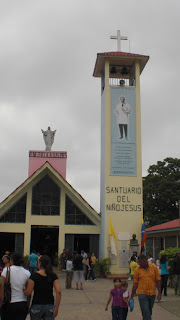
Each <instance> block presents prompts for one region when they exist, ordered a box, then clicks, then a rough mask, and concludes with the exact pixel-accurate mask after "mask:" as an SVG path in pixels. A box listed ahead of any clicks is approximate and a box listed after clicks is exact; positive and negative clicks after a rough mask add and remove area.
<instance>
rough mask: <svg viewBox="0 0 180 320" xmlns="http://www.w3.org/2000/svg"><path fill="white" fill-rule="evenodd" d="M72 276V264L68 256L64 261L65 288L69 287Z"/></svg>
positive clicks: (70, 257)
mask: <svg viewBox="0 0 180 320" xmlns="http://www.w3.org/2000/svg"><path fill="white" fill-rule="evenodd" d="M72 277H73V264H72V256H69V257H68V260H67V261H66V289H71V283H72Z"/></svg>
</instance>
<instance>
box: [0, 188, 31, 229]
mask: <svg viewBox="0 0 180 320" xmlns="http://www.w3.org/2000/svg"><path fill="white" fill-rule="evenodd" d="M26 198H27V194H25V195H24V196H23V197H22V198H21V199H20V200H18V201H17V202H16V203H15V204H14V205H13V206H12V207H11V208H10V209H9V210H7V211H6V212H5V213H4V214H3V216H2V217H1V218H0V222H2V223H14V222H15V223H25V222H26Z"/></svg>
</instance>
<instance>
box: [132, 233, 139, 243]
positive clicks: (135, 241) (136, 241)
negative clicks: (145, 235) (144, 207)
mask: <svg viewBox="0 0 180 320" xmlns="http://www.w3.org/2000/svg"><path fill="white" fill-rule="evenodd" d="M130 245H131V246H132V245H133V246H136V245H138V240H136V234H135V233H133V235H132V239H131V240H130Z"/></svg>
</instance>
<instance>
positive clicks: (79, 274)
mask: <svg viewBox="0 0 180 320" xmlns="http://www.w3.org/2000/svg"><path fill="white" fill-rule="evenodd" d="M82 261H83V257H82V256H81V255H80V254H78V253H77V252H75V253H74V259H73V266H74V281H75V283H76V290H78V289H79V284H80V289H81V290H83V282H84V270H83V262H82Z"/></svg>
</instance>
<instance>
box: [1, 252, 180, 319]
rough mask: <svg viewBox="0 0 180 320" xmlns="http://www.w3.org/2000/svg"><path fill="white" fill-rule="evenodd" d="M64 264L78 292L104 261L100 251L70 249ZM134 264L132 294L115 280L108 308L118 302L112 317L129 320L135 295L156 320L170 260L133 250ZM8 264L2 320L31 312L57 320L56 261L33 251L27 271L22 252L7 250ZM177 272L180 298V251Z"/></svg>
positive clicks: (146, 315)
mask: <svg viewBox="0 0 180 320" xmlns="http://www.w3.org/2000/svg"><path fill="white" fill-rule="evenodd" d="M60 261H61V263H62V264H63V271H65V272H66V283H65V287H66V289H71V288H72V279H73V276H74V282H75V289H76V290H79V289H80V290H83V282H84V281H85V280H86V281H89V280H92V281H96V277H95V272H94V269H95V265H96V263H97V261H98V259H97V258H96V257H95V255H94V252H91V253H90V254H87V253H86V252H85V251H84V250H82V251H81V253H80V254H78V252H77V251H74V252H73V255H71V254H70V252H69V250H63V252H62V254H61V256H60ZM128 261H129V265H130V276H131V277H130V279H131V280H133V287H132V292H131V295H130V293H129V291H128V282H127V281H122V282H121V279H120V278H115V279H114V280H113V282H114V288H113V289H111V291H110V295H109V298H108V301H107V303H106V306H105V310H106V311H107V310H108V305H109V303H110V302H111V300H112V319H113V320H114V319H120V320H126V319H127V315H128V308H129V307H130V311H132V310H133V306H134V296H135V295H137V294H138V300H139V305H140V309H141V312H142V316H143V320H151V316H152V309H153V305H154V301H155V294H156V288H157V290H158V295H157V299H158V301H160V299H161V295H162V294H164V296H167V282H168V277H169V270H170V266H169V265H168V257H167V255H162V256H161V258H160V259H158V260H157V261H156V263H154V260H153V258H152V257H151V255H148V256H145V255H141V256H139V257H138V258H137V254H136V252H133V255H132V257H130V259H129V260H128ZM2 263H3V268H2V270H1V277H0V312H1V320H10V319H14V320H25V319H26V317H27V314H28V312H30V318H31V320H38V319H49V320H51V319H52V320H53V319H54V318H55V317H56V316H57V315H58V309H59V305H60V300H61V288H60V284H59V280H58V276H57V274H56V273H54V272H53V269H52V265H51V260H50V258H49V257H48V256H47V255H41V254H40V253H37V254H36V252H35V251H34V250H33V251H32V252H31V254H30V255H29V257H28V263H27V265H26V268H24V267H23V265H24V261H23V257H22V255H21V254H19V253H12V254H11V255H10V252H8V251H6V252H5V254H4V256H3V257H2ZM172 274H173V278H174V284H175V294H176V295H180V251H179V252H178V254H177V256H176V257H175V259H174V261H173V270H172ZM8 275H9V276H10V286H11V296H10V300H9V301H8V302H7V301H6V302H4V297H5V290H4V288H5V285H6V283H7V281H6V280H7V276H8ZM53 291H54V292H55V298H54V295H53ZM32 294H33V297H32V299H31V295H32ZM31 300H32V303H31V305H30V301H31Z"/></svg>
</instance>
